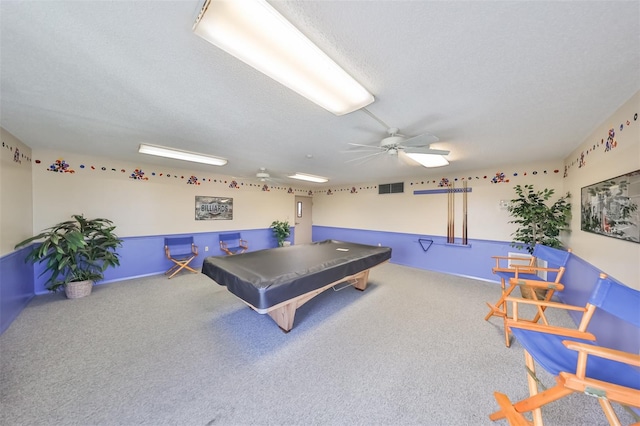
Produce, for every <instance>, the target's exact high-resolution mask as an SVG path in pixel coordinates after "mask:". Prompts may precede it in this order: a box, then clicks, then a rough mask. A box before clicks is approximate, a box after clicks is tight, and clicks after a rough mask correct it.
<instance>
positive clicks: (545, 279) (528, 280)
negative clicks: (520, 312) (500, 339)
mask: <svg viewBox="0 0 640 426" xmlns="http://www.w3.org/2000/svg"><path fill="white" fill-rule="evenodd" d="M570 255H571V250H569V251H563V250H558V249H554V248H552V247H547V246H543V245H540V244H538V245H536V247H535V248H534V251H533V258H532V259H531V260H530V259H527V258H516V259H519V260H521V261H522V260H523V259H526V260H528V261H529V264H515V265H512V267H511V268H502V267H500V266H499V265H498V262H499V261H500V259H505V257H500V256H494V258H496V264H497V265H498V266H496V267H495V268H493V271H494V273H495V274H497V275H498V276H500V278H501V281H502V295H501V296H500V299H499V300H498V301H497V302H496V303H495V304H493V305H492V304H491V303H489V302H487V306H489V313H488V314H487V315H486V316H485V317H484V319H485V321H488V320H489V318H491V317H492V316H498V317H501V318H502V319H503V321H506V320H507V319H508V318H509V314H508V311H507V304H506V299H507V298H508V297H509V296H510V295H511V293H512V292H513V290H515V288H516V287H518V286H520V292H521V293H522V294H523V295H529V297H531V298H533V299H534V300H538V299H542V300H545V301H550V300H551V298H552V297H553V294H554V292H555V291H562V290H563V289H564V286H563V285H562V284H561V283H560V280H561V279H562V276H563V274H564V271H565V266H566V264H567V262H568V261H569V257H570ZM509 259H514V258H513V257H511V258H509ZM505 280H508V281H509V287H508V288H505V287H506V286H505ZM545 309H546V307H545V306H540V307H538V308H537V311H538V312H537V313H536V315H535V317H534V318H533V319H532V320H531V321H532V322H538V321H539V320H540V318H541V314H543V312H544V310H545ZM504 333H505V344H506V346H507V347H509V345H510V336H509V331H508V329H507V327H506V325H505V328H504Z"/></svg>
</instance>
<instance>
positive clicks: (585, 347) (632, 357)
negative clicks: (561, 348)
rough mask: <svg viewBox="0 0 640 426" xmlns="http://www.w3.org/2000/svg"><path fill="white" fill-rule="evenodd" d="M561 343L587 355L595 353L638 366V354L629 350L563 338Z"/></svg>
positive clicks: (601, 356)
mask: <svg viewBox="0 0 640 426" xmlns="http://www.w3.org/2000/svg"><path fill="white" fill-rule="evenodd" d="M562 344H563V345H565V346H566V347H567V348H569V349H571V350H574V351H578V352H585V353H587V354H589V355H595V356H598V357H600V358H606V359H610V360H613V361H618V362H622V363H624V364H629V365H633V366H636V367H640V355H636V354H632V353H630V352H623V351H619V350H616V349H611V348H603V347H602V346H595V345H590V344H587V343H581V342H574V341H573V340H563V341H562Z"/></svg>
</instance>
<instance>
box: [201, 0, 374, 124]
mask: <svg viewBox="0 0 640 426" xmlns="http://www.w3.org/2000/svg"><path fill="white" fill-rule="evenodd" d="M193 31H194V32H195V33H196V34H197V35H198V36H200V37H202V38H203V39H205V40H207V41H208V42H209V43H212V44H214V45H215V46H217V47H219V48H220V49H222V50H224V51H225V52H227V53H229V54H231V55H233V56H235V57H236V58H238V59H240V60H241V61H243V62H245V63H246V64H248V65H251V66H252V67H253V68H255V69H257V70H258V71H260V72H262V73H264V74H266V75H268V76H269V77H271V78H272V79H274V80H276V81H278V82H279V83H281V84H283V85H285V86H287V87H288V88H290V89H291V90H293V91H295V92H297V93H298V94H300V95H302V96H304V97H305V98H307V99H309V100H310V101H312V102H315V103H316V104H318V105H320V106H321V107H323V108H325V109H326V110H328V111H330V112H332V113H334V114H335V115H344V114H348V113H350V112H353V111H355V110H358V109H360V108H363V107H365V106H367V105H369V104H370V103H372V102H373V101H374V100H375V99H374V97H373V95H372V94H371V93H369V92H368V91H367V89H365V88H364V87H363V86H362V85H361V84H360V83H358V82H357V81H356V80H355V79H354V78H353V77H351V76H350V75H349V74H347V73H346V71H344V70H343V69H342V68H340V66H338V64H336V63H335V62H334V61H333V60H332V59H331V58H329V56H327V55H326V54H325V53H324V52H323V51H321V50H320V49H319V48H318V47H317V46H316V45H315V44H313V43H312V42H311V40H309V39H308V38H307V37H306V36H305V35H304V34H302V33H301V32H300V31H299V30H298V29H297V28H296V27H294V26H293V25H292V24H291V23H290V22H289V21H287V20H286V19H285V18H284V17H283V16H282V15H280V14H279V13H278V12H277V11H276V10H275V9H274V8H273V7H272V6H271V5H269V4H268V3H267V2H266V1H265V0H241V1H238V0H235V1H234V0H214V1H211V0H206V1H205V3H204V6H202V10H201V11H200V14H199V15H198V18H197V19H196V22H195V24H194V25H193Z"/></svg>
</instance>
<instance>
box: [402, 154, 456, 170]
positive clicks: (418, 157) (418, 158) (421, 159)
mask: <svg viewBox="0 0 640 426" xmlns="http://www.w3.org/2000/svg"><path fill="white" fill-rule="evenodd" d="M405 154H406V155H407V157H409V158H411V159H412V160H413V161H415V162H417V163H420V164H421V165H422V166H424V167H442V166H448V165H449V162H448V161H447V159H446V158H444V157H443V156H442V155H438V154H424V153H420V152H407V153H405Z"/></svg>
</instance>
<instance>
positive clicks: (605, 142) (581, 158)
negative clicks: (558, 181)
mask: <svg viewBox="0 0 640 426" xmlns="http://www.w3.org/2000/svg"><path fill="white" fill-rule="evenodd" d="M637 124H638V113H637V112H636V113H635V114H633V117H632V118H629V119H628V120H626V121H624V122H622V123H620V125H619V126H618V127H617V129H616V128H615V127H612V128H610V129H609V131H608V132H607V134H606V137H604V136H605V135H603V137H602V138H600V140H599V141H596V142H594V143H592V144H591V146H589V147H588V148H587V149H586V150H582V151H581V152H580V154H579V155H578V156H577V157H576V158H575V159H574V160H572V161H571V163H569V164H565V166H564V175H563V176H564V177H567V176H568V175H569V170H571V169H572V168H573V167H576V166H578V168H579V169H581V168H583V167H585V166H586V165H587V159H586V157H587V156H588V155H589V153H591V152H594V151H596V150H597V149H599V148H602V149H603V151H604V153H608V152H611V151H612V150H614V149H616V148H617V147H618V140H617V139H616V132H617V133H618V134H619V133H622V132H623V131H624V129H625V128H627V127H629V126H634V125H637Z"/></svg>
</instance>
